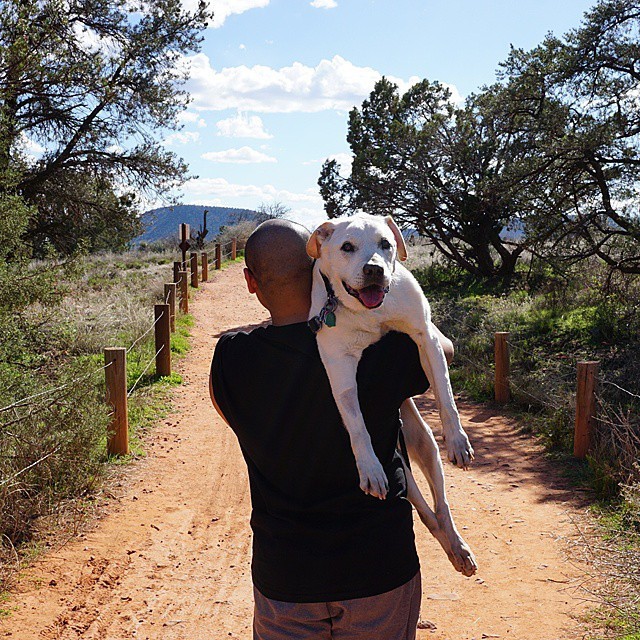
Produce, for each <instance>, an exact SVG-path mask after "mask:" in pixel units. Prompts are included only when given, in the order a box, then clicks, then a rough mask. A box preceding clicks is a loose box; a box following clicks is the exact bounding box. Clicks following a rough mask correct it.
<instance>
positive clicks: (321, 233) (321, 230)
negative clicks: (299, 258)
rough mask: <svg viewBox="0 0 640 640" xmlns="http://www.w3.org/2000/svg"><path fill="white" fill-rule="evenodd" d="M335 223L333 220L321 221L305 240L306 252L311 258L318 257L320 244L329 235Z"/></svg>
mask: <svg viewBox="0 0 640 640" xmlns="http://www.w3.org/2000/svg"><path fill="white" fill-rule="evenodd" d="M334 229H335V225H334V224H333V222H329V221H327V222H323V223H322V224H321V225H320V226H319V227H318V228H317V229H316V230H315V231H314V232H313V233H312V234H311V237H310V238H309V240H308V241H307V253H308V254H309V255H310V256H311V257H312V258H316V259H317V258H319V257H320V246H321V245H322V243H323V242H324V241H325V240H327V239H328V238H330V237H331V234H332V233H333V230H334Z"/></svg>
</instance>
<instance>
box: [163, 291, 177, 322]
mask: <svg viewBox="0 0 640 640" xmlns="http://www.w3.org/2000/svg"><path fill="white" fill-rule="evenodd" d="M177 289H178V287H177V285H176V283H175V282H170V283H167V284H165V285H164V301H165V303H166V304H168V305H169V321H170V324H171V333H173V332H174V331H175V330H176V293H177Z"/></svg>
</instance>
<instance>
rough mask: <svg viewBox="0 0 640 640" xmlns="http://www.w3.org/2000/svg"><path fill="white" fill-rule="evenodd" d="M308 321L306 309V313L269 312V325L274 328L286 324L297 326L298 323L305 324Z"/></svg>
mask: <svg viewBox="0 0 640 640" xmlns="http://www.w3.org/2000/svg"><path fill="white" fill-rule="evenodd" d="M308 319H309V310H308V309H307V310H306V311H285V312H273V311H272V312H271V323H272V324H273V325H274V326H276V327H282V326H284V325H287V324H297V323H298V322H306V321H307V320H308Z"/></svg>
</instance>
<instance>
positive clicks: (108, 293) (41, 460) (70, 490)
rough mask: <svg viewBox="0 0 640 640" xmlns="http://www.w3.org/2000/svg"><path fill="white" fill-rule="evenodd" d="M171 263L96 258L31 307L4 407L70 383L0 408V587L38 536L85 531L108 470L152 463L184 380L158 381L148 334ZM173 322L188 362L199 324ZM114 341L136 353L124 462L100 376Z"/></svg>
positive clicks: (153, 258)
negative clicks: (150, 444)
mask: <svg viewBox="0 0 640 640" xmlns="http://www.w3.org/2000/svg"><path fill="white" fill-rule="evenodd" d="M173 257H174V256H173V254H171V253H168V252H156V253H150V252H149V253H147V252H130V253H127V254H116V255H114V254H102V255H96V256H90V257H88V258H86V259H84V260H83V261H82V263H81V264H78V265H76V269H75V272H74V273H73V274H72V275H70V276H69V277H68V278H66V279H64V280H61V281H59V282H58V284H57V287H58V290H59V292H60V295H59V298H60V299H59V301H58V304H53V305H50V304H47V305H45V304H38V303H35V304H32V305H31V306H30V307H29V308H28V310H27V311H28V315H26V316H25V317H26V318H28V323H27V324H26V325H25V326H27V328H28V330H29V331H33V335H32V336H31V335H30V336H28V337H29V340H27V339H26V338H25V339H24V340H23V342H21V344H20V349H21V351H20V352H19V356H20V360H19V362H20V364H19V365H13V366H8V365H6V364H3V363H0V406H6V405H7V404H10V403H11V402H13V401H15V400H16V399H19V398H23V397H26V396H29V395H31V394H33V393H38V392H40V391H42V390H47V389H53V388H56V387H58V386H60V385H63V388H62V390H61V391H60V392H59V393H56V394H53V396H49V395H46V396H44V398H43V401H40V400H38V399H35V400H34V401H33V402H29V403H27V404H25V406H24V407H18V409H17V410H16V411H17V413H15V412H14V413H13V414H10V413H8V412H5V413H0V423H1V426H2V427H4V428H3V429H0V473H1V474H2V476H3V477H5V478H9V479H10V480H9V483H8V484H5V485H3V487H4V488H3V490H2V491H0V534H1V535H2V545H1V546H0V589H6V588H7V587H9V586H10V585H11V582H12V580H13V578H14V576H15V574H16V571H17V570H18V569H19V568H20V566H22V565H24V564H25V563H29V562H30V561H31V560H33V558H34V557H37V555H39V554H40V553H41V551H42V550H43V549H44V548H46V547H45V546H44V545H43V544H42V540H44V539H45V538H47V537H48V536H49V534H50V532H51V530H52V529H57V528H60V527H62V528H63V529H64V530H65V531H67V532H69V535H73V534H74V533H75V532H77V531H78V530H79V528H80V527H81V526H82V522H83V521H84V519H85V518H86V517H87V514H90V513H91V512H92V510H93V509H94V507H95V504H94V502H95V497H96V496H97V495H98V494H99V492H100V488H101V486H102V484H103V483H104V482H105V479H106V478H107V477H108V475H110V473H109V469H110V468H112V467H113V465H114V464H115V465H118V466H119V465H123V464H126V463H127V462H129V461H130V460H132V459H135V458H137V457H141V456H144V455H145V450H144V434H145V433H146V432H147V431H148V430H149V429H150V428H151V427H152V426H153V424H155V423H156V422H157V420H158V419H159V418H161V417H162V416H164V415H166V413H167V411H168V410H169V408H170V406H169V400H168V398H169V392H170V390H171V388H172V387H174V386H176V385H178V384H181V382H182V381H181V378H180V376H179V375H177V374H175V373H174V374H172V375H171V376H169V377H164V378H159V377H157V376H156V375H155V373H154V367H153V359H154V355H155V348H154V345H153V339H154V332H153V330H151V331H148V330H149V329H150V327H151V325H152V323H153V305H154V304H155V303H157V302H162V301H163V300H162V298H163V296H164V282H168V281H171V279H172V268H171V267H172V262H173ZM176 323H177V331H176V332H175V333H174V334H172V338H171V350H172V353H173V355H174V357H180V356H182V355H183V354H185V353H186V352H187V351H188V348H189V328H190V327H191V326H192V325H193V318H192V317H191V316H189V315H182V314H178V316H177V318H176ZM21 335H24V332H23V333H22V334H21ZM0 337H2V338H4V339H5V341H4V343H3V344H2V347H3V353H8V354H11V349H12V348H13V349H14V351H16V348H17V347H12V345H11V343H10V342H8V341H7V340H8V339H12V336H11V335H10V334H9V335H7V334H5V335H4V336H0ZM107 346H124V347H127V348H128V350H129V351H128V354H127V388H128V389H130V390H131V389H132V387H133V385H136V387H135V391H133V393H132V394H131V396H130V398H129V407H128V409H129V425H130V444H131V455H130V456H126V457H124V458H120V459H116V458H109V457H108V456H107V454H106V426H107V424H108V413H109V410H110V409H109V407H108V406H107V405H106V403H105V402H104V398H105V388H104V374H103V373H102V371H101V370H100V369H101V367H102V366H103V363H104V357H103V349H104V347H107ZM17 353H18V352H17V351H16V354H17ZM17 357H18V356H17V355H16V356H15V357H14V359H17ZM149 364H150V366H149V368H148V370H146V371H145V368H146V367H147V365H149ZM93 372H95V373H93ZM64 385H66V386H64ZM51 398H53V399H54V401H53V402H51ZM34 403H35V404H34ZM14 423H15V424H14ZM9 426H10V428H9ZM32 463H35V464H34V465H33V466H31V465H32ZM62 535H64V534H62Z"/></svg>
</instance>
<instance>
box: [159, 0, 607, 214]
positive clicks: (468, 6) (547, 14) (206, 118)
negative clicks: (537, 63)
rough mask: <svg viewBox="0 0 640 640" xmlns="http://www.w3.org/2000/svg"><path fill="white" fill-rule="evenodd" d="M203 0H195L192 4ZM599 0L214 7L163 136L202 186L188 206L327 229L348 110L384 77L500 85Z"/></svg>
mask: <svg viewBox="0 0 640 640" xmlns="http://www.w3.org/2000/svg"><path fill="white" fill-rule="evenodd" d="M190 2H192V3H194V2H195V0H185V5H187V6H189V3H190ZM593 4H594V2H593V0H589V1H587V0H529V1H527V2H524V1H521V0H510V1H508V0H492V1H490V0H475V1H472V0H449V1H446V0H313V1H311V0H213V1H212V2H211V6H212V8H213V10H214V12H215V15H216V17H215V19H214V22H213V25H212V26H211V27H210V28H209V29H208V30H207V32H206V33H205V40H204V43H203V47H202V51H201V52H200V53H199V54H197V55H195V56H191V57H190V58H188V59H187V60H186V61H185V64H187V65H188V67H189V69H190V72H189V73H190V79H189V81H188V83H187V89H188V90H189V92H190V94H191V96H192V102H191V104H190V106H189V108H188V110H187V111H186V112H185V113H184V114H183V117H182V123H183V127H182V129H181V130H180V131H179V132H178V133H177V134H174V135H169V136H167V138H166V140H165V145H166V146H167V148H169V149H171V150H173V151H175V152H176V153H178V154H179V155H181V156H182V157H183V158H184V159H185V160H186V161H187V162H188V163H189V165H190V167H191V172H192V174H194V175H197V176H198V178H197V179H193V180H190V181H189V182H187V183H186V184H185V185H184V187H183V189H182V196H181V200H182V201H183V202H184V203H186V204H206V205H222V206H233V207H247V208H255V207H257V206H258V205H260V204H261V203H270V202H274V201H276V202H281V203H283V204H285V205H286V206H288V207H290V209H291V216H290V217H291V218H293V219H295V220H298V221H300V222H302V223H304V224H306V225H307V226H314V225H315V224H317V223H318V222H320V221H322V220H323V219H324V217H325V216H324V212H323V207H322V200H321V198H320V197H319V195H318V189H317V184H316V183H317V179H318V175H319V172H320V166H321V164H322V162H323V161H324V160H325V159H326V158H327V157H336V158H338V160H341V161H343V162H345V161H346V162H348V156H349V147H348V144H347V142H346V132H347V118H348V112H349V110H350V109H351V107H353V106H359V105H360V104H361V103H362V100H363V99H365V98H366V97H367V96H368V94H369V92H370V91H371V90H372V89H373V85H374V83H375V82H376V80H377V79H379V78H380V77H381V76H382V75H385V76H387V77H389V78H391V79H393V80H394V81H395V82H397V83H398V85H399V86H401V87H402V88H404V89H406V88H408V87H409V86H410V85H411V84H412V83H413V82H415V81H417V80H421V79H423V78H427V79H429V80H432V81H433V80H438V81H440V82H442V83H445V84H447V85H448V86H450V88H451V90H452V93H453V96H454V97H456V98H457V99H462V98H464V97H465V96H467V95H469V94H470V93H472V92H474V91H476V90H477V89H479V88H480V87H481V86H482V85H484V84H488V83H491V82H492V81H493V80H494V78H495V70H496V68H497V67H498V64H499V62H500V61H502V60H504V59H505V58H506V56H507V54H508V52H509V47H510V45H511V44H513V46H515V47H523V48H525V49H527V48H531V47H533V46H535V45H536V44H538V43H539V42H540V41H541V40H542V39H543V38H544V36H545V34H546V33H548V32H549V31H553V32H554V33H556V34H558V35H560V34H562V33H565V32H566V31H568V30H569V29H571V28H573V27H577V26H578V25H579V23H580V20H581V18H582V15H583V13H584V12H585V11H587V10H588V9H589V8H590V7H591V6H593Z"/></svg>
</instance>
